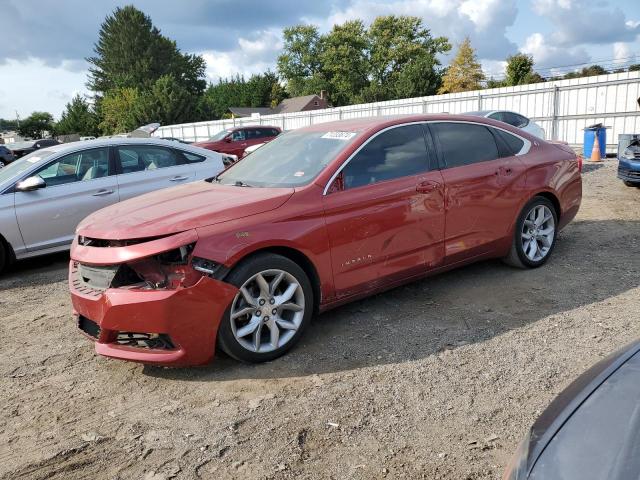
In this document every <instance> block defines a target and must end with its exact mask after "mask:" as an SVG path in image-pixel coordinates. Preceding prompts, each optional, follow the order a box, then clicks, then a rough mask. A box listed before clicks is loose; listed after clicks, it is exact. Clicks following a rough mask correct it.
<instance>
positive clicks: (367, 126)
mask: <svg viewBox="0 0 640 480" xmlns="http://www.w3.org/2000/svg"><path fill="white" fill-rule="evenodd" d="M433 121H464V122H469V121H472V122H475V123H482V124H485V125H491V126H494V127H499V128H502V129H505V124H504V123H502V122H497V121H495V120H491V119H488V118H484V117H474V118H473V119H470V118H469V116H468V115H467V114H460V115H452V114H448V113H436V114H420V115H412V114H408V115H389V116H378V117H359V118H352V119H348V120H337V121H334V122H325V123H318V124H315V125H311V126H308V127H304V128H301V129H300V130H303V131H309V132H327V131H348V132H358V133H362V132H370V131H376V130H381V129H383V128H387V127H391V126H393V125H401V124H403V123H411V122H433ZM518 135H520V133H518Z"/></svg>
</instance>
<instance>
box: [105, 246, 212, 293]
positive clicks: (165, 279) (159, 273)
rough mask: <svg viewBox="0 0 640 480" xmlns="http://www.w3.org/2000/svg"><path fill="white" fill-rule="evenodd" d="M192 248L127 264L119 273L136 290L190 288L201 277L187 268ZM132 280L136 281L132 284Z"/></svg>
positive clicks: (163, 253)
mask: <svg viewBox="0 0 640 480" xmlns="http://www.w3.org/2000/svg"><path fill="white" fill-rule="evenodd" d="M194 246H195V244H190V245H185V246H182V247H179V248H176V249H173V250H168V251H166V252H162V253H159V254H157V255H154V256H152V257H147V258H143V259H141V260H135V261H132V262H129V263H127V264H126V267H127V268H126V269H125V270H124V271H123V272H119V273H122V276H123V277H124V278H126V279H127V283H128V284H129V285H130V286H135V287H138V288H146V289H154V290H156V289H164V288H166V289H176V288H178V287H190V286H192V285H194V284H195V283H196V282H197V281H198V279H199V278H200V277H201V276H202V274H200V273H198V272H196V271H194V270H193V269H192V268H190V267H189V257H190V255H191V252H192V251H193V247H194ZM124 278H123V279H124ZM134 278H137V280H138V281H137V282H133V281H132V280H133V279H134ZM114 280H117V278H116V279H114ZM114 286H115V285H114ZM121 286H124V285H121Z"/></svg>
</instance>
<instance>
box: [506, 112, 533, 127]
mask: <svg viewBox="0 0 640 480" xmlns="http://www.w3.org/2000/svg"><path fill="white" fill-rule="evenodd" d="M503 121H504V122H505V123H508V124H509V125H513V126H514V127H518V128H522V127H526V126H527V124H528V123H529V119H528V118H527V117H523V116H522V115H518V114H517V113H513V112H504V120H503Z"/></svg>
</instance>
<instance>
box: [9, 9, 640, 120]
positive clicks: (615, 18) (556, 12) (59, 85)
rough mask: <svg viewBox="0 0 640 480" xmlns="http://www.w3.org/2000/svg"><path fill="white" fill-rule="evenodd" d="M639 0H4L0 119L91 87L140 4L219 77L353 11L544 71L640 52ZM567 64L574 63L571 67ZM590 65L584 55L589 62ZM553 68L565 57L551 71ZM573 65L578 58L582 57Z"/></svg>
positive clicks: (490, 59) (257, 68) (247, 69)
mask: <svg viewBox="0 0 640 480" xmlns="http://www.w3.org/2000/svg"><path fill="white" fill-rule="evenodd" d="M637 1H638V0H591V1H588V0H386V1H384V0H326V1H318V0H312V1H304V0H270V1H264V0H257V1H248V0H208V1H207V0H181V1H179V2H177V1H175V0H130V1H128V2H121V1H116V0H93V1H91V2H87V1H86V0H55V1H54V0H0V18H1V19H2V40H1V41H0V45H1V47H0V118H16V112H17V114H18V115H19V116H20V118H24V117H25V116H28V115H29V114H30V113H31V112H32V111H36V110H37V111H48V112H51V113H52V114H53V115H54V116H55V117H56V118H59V116H60V113H61V112H62V111H63V110H64V107H65V105H66V103H67V102H69V100H70V99H71V98H72V97H73V96H74V95H75V94H78V93H79V94H83V95H84V94H88V93H89V92H88V91H87V89H86V85H85V84H86V79H87V63H86V61H85V60H84V59H85V58H86V57H89V56H91V55H92V54H93V45H94V43H95V42H96V40H97V34H98V30H99V28H100V24H101V23H102V21H103V20H104V18H105V17H106V16H107V15H108V14H110V13H111V12H113V10H114V9H115V8H116V7H118V6H124V5H127V4H133V5H135V6H136V7H137V8H139V9H140V10H142V11H143V12H145V13H146V14H147V15H149V16H150V17H151V19H152V21H153V23H154V24H155V25H156V26H157V27H158V28H160V30H161V32H162V33H163V34H164V35H166V36H168V37H170V38H171V39H173V40H175V41H176V42H177V44H178V47H179V48H180V49H181V50H182V51H184V52H189V53H197V54H201V55H203V57H204V58H205V60H206V62H207V76H208V79H209V80H210V81H212V82H214V83H215V82H216V81H217V80H218V79H219V78H220V77H226V76H230V75H234V74H236V73H240V74H244V75H247V76H248V75H250V74H252V73H260V72H263V71H264V70H266V69H268V68H270V69H271V70H273V71H275V62H276V58H277V56H278V54H279V52H280V49H281V47H282V39H281V32H282V29H283V28H284V27H286V26H290V25H295V24H299V23H307V24H308V23H312V24H315V25H318V27H319V28H320V30H321V31H323V32H325V31H328V30H330V29H331V27H332V26H333V25H334V24H336V23H342V22H344V21H346V20H351V19H362V20H363V21H365V22H366V23H369V22H371V21H372V20H373V19H374V18H375V17H376V16H378V15H388V14H396V15H416V16H419V17H421V18H422V19H423V22H424V25H425V26H426V27H427V28H429V29H430V30H431V33H432V35H434V36H440V35H443V36H446V37H448V38H449V39H450V41H451V42H452V43H453V45H454V50H453V52H452V53H451V54H449V55H447V56H445V57H443V58H442V59H441V61H442V62H443V64H447V63H448V61H449V60H450V58H451V56H452V55H453V53H454V52H455V45H457V44H458V43H459V42H460V41H462V40H463V39H464V38H465V37H467V36H468V37H469V38H470V39H471V42H472V45H473V47H474V48H475V49H476V52H477V54H478V57H479V59H480V60H481V62H482V66H483V69H484V71H485V73H486V74H487V76H493V77H495V78H499V77H501V76H502V75H503V74H504V66H505V62H504V59H505V58H506V57H507V56H509V55H512V54H515V53H518V52H524V53H528V54H531V55H532V56H533V58H534V61H535V68H536V69H538V70H539V71H540V73H541V74H543V76H544V75H545V74H547V75H548V74H549V73H550V72H562V71H567V69H570V68H572V67H571V66H575V65H578V64H583V63H585V62H594V63H601V64H603V65H605V66H606V67H608V68H615V66H616V65H618V66H626V65H628V64H630V63H640V8H638V7H637V6H638V3H637ZM567 66H569V67H567ZM582 66H583V65H580V67H582ZM552 67H560V68H559V69H556V70H552ZM573 68H575V67H573Z"/></svg>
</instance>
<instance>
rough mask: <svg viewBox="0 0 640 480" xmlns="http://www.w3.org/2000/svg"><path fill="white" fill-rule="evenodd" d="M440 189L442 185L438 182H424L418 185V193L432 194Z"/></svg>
mask: <svg viewBox="0 0 640 480" xmlns="http://www.w3.org/2000/svg"><path fill="white" fill-rule="evenodd" d="M439 188H440V184H439V183H438V182H432V181H427V182H422V183H419V184H418V185H416V192H418V193H431V192H434V191H435V190H438V189H439Z"/></svg>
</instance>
